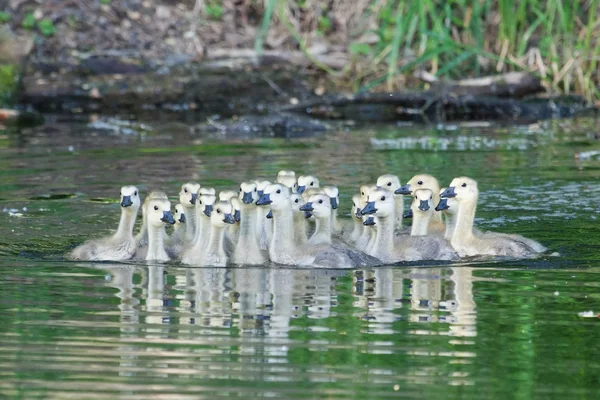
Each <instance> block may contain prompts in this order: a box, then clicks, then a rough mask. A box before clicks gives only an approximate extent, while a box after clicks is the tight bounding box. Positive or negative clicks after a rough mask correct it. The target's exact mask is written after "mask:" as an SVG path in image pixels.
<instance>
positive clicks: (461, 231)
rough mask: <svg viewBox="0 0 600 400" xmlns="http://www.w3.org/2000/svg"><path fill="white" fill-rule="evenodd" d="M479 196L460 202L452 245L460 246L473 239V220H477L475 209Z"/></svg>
mask: <svg viewBox="0 0 600 400" xmlns="http://www.w3.org/2000/svg"><path fill="white" fill-rule="evenodd" d="M476 208H477V198H475V199H474V200H472V201H462V202H459V203H458V212H457V214H456V224H455V228H454V233H453V234H452V240H451V243H452V246H460V245H463V244H467V243H469V242H470V241H471V240H472V239H473V237H474V236H473V222H474V221H475V210H476Z"/></svg>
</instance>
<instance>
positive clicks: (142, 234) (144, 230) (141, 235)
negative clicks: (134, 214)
mask: <svg viewBox="0 0 600 400" xmlns="http://www.w3.org/2000/svg"><path fill="white" fill-rule="evenodd" d="M144 210H145V207H143V206H142V226H141V227H140V231H139V232H138V234H137V235H136V236H135V240H137V241H143V240H146V239H147V238H148V221H147V218H146V212H145V211H144ZM121 218H123V214H121Z"/></svg>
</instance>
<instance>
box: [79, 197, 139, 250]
mask: <svg viewBox="0 0 600 400" xmlns="http://www.w3.org/2000/svg"><path fill="white" fill-rule="evenodd" d="M139 208H140V197H139V193H138V189H137V188H136V187H135V186H123V187H122V188H121V220H120V221H119V227H118V229H117V232H116V233H115V234H114V235H112V236H109V237H104V238H99V239H92V240H88V241H86V242H85V243H83V244H81V245H79V246H77V247H76V248H75V249H73V250H72V251H71V253H70V254H69V256H68V258H69V259H71V260H89V261H122V260H127V259H130V258H131V257H132V256H133V255H134V254H135V249H136V242H135V239H134V237H133V225H134V224H135V219H136V217H137V213H138V210H139Z"/></svg>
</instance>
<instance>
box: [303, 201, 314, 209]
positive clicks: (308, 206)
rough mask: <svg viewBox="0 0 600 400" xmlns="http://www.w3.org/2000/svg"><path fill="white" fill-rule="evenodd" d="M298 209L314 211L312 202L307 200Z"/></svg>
mask: <svg viewBox="0 0 600 400" xmlns="http://www.w3.org/2000/svg"><path fill="white" fill-rule="evenodd" d="M300 211H314V208H313V206H312V202H310V201H309V202H308V203H306V204H305V205H303V206H302V207H300Z"/></svg>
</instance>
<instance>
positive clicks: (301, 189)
mask: <svg viewBox="0 0 600 400" xmlns="http://www.w3.org/2000/svg"><path fill="white" fill-rule="evenodd" d="M305 190H306V186H298V194H302V193H304V191H305Z"/></svg>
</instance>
